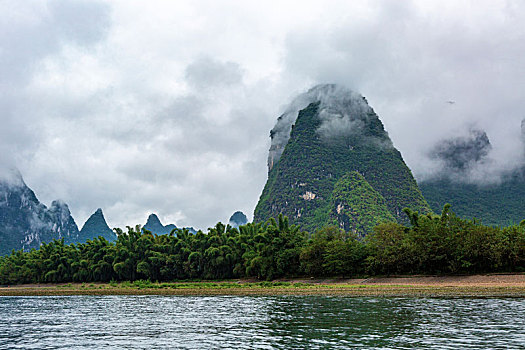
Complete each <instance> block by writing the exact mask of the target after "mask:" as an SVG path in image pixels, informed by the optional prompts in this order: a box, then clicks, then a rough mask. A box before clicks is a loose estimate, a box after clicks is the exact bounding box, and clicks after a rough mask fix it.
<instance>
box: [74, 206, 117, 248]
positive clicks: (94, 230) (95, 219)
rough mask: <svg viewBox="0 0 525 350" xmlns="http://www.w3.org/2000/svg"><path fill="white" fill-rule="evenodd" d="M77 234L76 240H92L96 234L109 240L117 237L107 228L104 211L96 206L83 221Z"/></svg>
mask: <svg viewBox="0 0 525 350" xmlns="http://www.w3.org/2000/svg"><path fill="white" fill-rule="evenodd" d="M79 236H80V237H79V239H78V242H85V241H87V240H88V239H90V240H92V239H93V238H96V237H98V236H102V237H104V238H105V239H106V240H108V241H110V242H111V241H114V240H116V239H117V236H116V234H115V233H114V232H113V230H111V229H110V228H109V226H108V224H107V222H106V219H105V218H104V213H103V212H102V209H100V208H98V209H97V210H96V211H95V212H94V213H93V214H92V215H91V216H90V217H89V218H88V219H87V221H86V222H85V223H84V226H83V227H82V230H80V235H79Z"/></svg>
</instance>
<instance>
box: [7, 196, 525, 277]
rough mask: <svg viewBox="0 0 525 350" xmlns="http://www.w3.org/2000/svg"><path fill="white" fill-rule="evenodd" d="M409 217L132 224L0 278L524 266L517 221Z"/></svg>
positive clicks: (61, 247)
mask: <svg viewBox="0 0 525 350" xmlns="http://www.w3.org/2000/svg"><path fill="white" fill-rule="evenodd" d="M405 213H406V214H407V216H408V218H409V220H410V222H411V224H410V226H403V225H401V224H398V223H394V222H385V223H381V224H379V225H377V226H376V227H375V228H374V230H373V232H372V233H371V234H369V235H368V236H367V237H366V238H365V239H358V238H357V237H356V236H355V235H354V234H351V233H345V232H344V231H343V230H340V229H338V228H337V227H334V226H330V227H326V228H323V229H321V230H318V231H316V232H315V233H313V234H311V235H310V234H308V233H305V232H301V231H299V229H298V227H297V226H294V225H291V226H290V225H289V224H288V219H287V218H286V217H283V216H279V218H278V220H277V221H276V220H274V219H270V220H269V221H268V222H266V223H265V224H261V223H258V224H251V223H250V224H247V225H244V226H241V227H239V229H236V228H233V227H231V226H225V225H223V224H221V223H218V224H217V225H216V226H215V227H213V228H210V229H209V230H208V233H207V234H205V233H202V232H200V231H199V232H198V233H197V234H191V233H190V232H189V231H188V230H186V229H176V230H174V231H172V232H171V233H170V234H168V235H153V234H151V233H150V232H148V231H147V230H141V228H140V227H136V228H131V227H128V230H127V232H123V231H121V230H116V231H117V235H118V239H117V241H116V242H108V241H107V240H106V239H104V238H103V237H99V238H96V239H93V240H90V241H88V242H87V243H77V244H71V245H65V244H64V241H63V240H55V241H53V242H51V243H47V244H43V245H42V246H41V247H40V249H38V250H36V249H32V250H31V251H29V252H24V251H13V252H12V253H11V255H8V256H4V257H0V283H1V284H14V283H31V282H33V283H34V282H75V281H77V282H95V281H111V280H129V281H134V280H141V279H149V280H152V281H174V280H186V279H228V278H242V277H254V278H259V279H275V278H279V277H285V276H286V277H298V276H317V277H326V276H341V277H351V276H357V275H365V274H367V275H376V274H414V273H424V274H450V273H480V272H495V271H525V221H524V222H523V223H522V224H520V225H514V226H509V227H505V228H498V227H489V226H483V225H481V224H480V223H479V222H477V221H475V220H464V219H461V218H459V217H457V216H456V215H455V214H454V213H453V212H451V211H450V207H449V206H448V205H447V206H445V207H444V209H443V212H442V214H441V215H430V214H428V215H421V214H418V213H417V212H413V211H411V210H409V209H406V210H405Z"/></svg>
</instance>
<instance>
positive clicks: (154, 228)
mask: <svg viewBox="0 0 525 350" xmlns="http://www.w3.org/2000/svg"><path fill="white" fill-rule="evenodd" d="M176 228H177V226H175V225H173V224H169V225H166V226H164V225H162V223H161V222H160V219H159V217H158V216H157V215H156V214H150V216H148V220H147V222H146V225H144V227H143V229H145V230H148V231H150V232H151V233H154V234H157V235H165V234H168V233H170V232H171V231H173V230H174V229H176Z"/></svg>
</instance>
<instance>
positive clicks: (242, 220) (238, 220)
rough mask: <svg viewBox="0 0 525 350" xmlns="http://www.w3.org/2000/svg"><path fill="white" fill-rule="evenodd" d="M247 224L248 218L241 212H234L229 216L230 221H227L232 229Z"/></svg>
mask: <svg viewBox="0 0 525 350" xmlns="http://www.w3.org/2000/svg"><path fill="white" fill-rule="evenodd" d="M247 223H248V218H247V217H246V215H245V214H244V213H243V212H242V211H236V212H235V213H233V214H232V216H230V220H228V224H229V225H230V226H232V227H239V226H242V225H246V224H247Z"/></svg>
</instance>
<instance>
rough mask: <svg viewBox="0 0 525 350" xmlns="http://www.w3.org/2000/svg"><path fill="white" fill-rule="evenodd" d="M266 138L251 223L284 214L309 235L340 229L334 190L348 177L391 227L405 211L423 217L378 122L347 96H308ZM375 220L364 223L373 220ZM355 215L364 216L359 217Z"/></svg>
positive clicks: (336, 92)
mask: <svg viewBox="0 0 525 350" xmlns="http://www.w3.org/2000/svg"><path fill="white" fill-rule="evenodd" d="M270 137H271V138H272V145H271V147H270V151H269V157H268V168H269V174H268V181H267V183H266V186H265V188H264V190H263V193H262V195H261V197H260V199H259V203H258V204H257V207H256V209H255V213H254V220H255V221H264V220H266V219H268V218H269V217H276V216H277V215H278V214H280V213H282V214H284V215H287V216H288V217H289V218H290V221H291V222H292V223H295V224H298V225H300V226H301V227H302V228H304V229H308V230H312V231H313V230H315V229H317V228H320V227H322V226H326V225H329V224H336V225H339V226H340V227H346V226H345V224H344V223H343V222H342V221H340V220H338V216H337V215H336V214H334V210H335V209H334V208H332V206H331V203H333V198H334V197H333V196H334V188H335V185H336V183H337V182H338V181H339V180H340V179H341V178H342V177H344V176H345V175H347V174H348V173H351V172H358V173H359V174H360V175H361V176H362V177H363V178H364V179H365V181H366V182H367V183H368V184H369V185H370V187H371V188H372V189H373V191H374V192H375V193H378V194H379V195H380V196H381V197H382V198H383V199H384V200H385V203H386V204H385V205H386V207H387V208H388V212H389V213H390V214H391V215H392V216H393V217H394V218H395V219H397V220H404V218H403V215H402V214H401V213H402V209H403V208H404V207H410V208H411V209H414V210H419V211H420V212H427V211H428V210H429V208H428V206H427V204H426V202H425V200H424V199H423V196H422V195H421V192H420V191H419V189H418V187H417V184H416V182H415V180H414V178H413V176H412V173H411V172H410V170H409V169H408V167H407V166H406V165H405V163H404V161H403V158H402V157H401V154H400V153H399V151H397V150H396V149H395V148H394V146H393V144H392V142H391V140H390V138H389V136H388V134H387V132H386V131H385V129H384V126H383V124H382V123H381V121H380V120H379V118H378V116H377V115H376V113H375V112H374V110H373V109H372V108H371V107H370V106H369V105H368V103H367V101H366V99H365V98H364V97H363V96H361V95H360V94H358V93H356V92H354V91H352V90H349V89H346V88H344V87H341V86H338V85H333V84H326V85H318V86H316V87H314V88H312V89H310V90H309V91H307V92H306V93H304V94H302V95H300V96H298V97H297V98H296V99H294V100H293V101H292V103H291V104H290V106H288V108H286V110H285V112H284V113H283V114H282V115H281V116H280V117H279V118H278V120H277V123H276V125H275V127H274V128H273V129H272V131H271V133H270ZM353 180H357V178H352V179H351V180H350V181H353ZM367 193H370V194H371V193H373V192H371V191H367ZM376 202H377V201H376ZM358 207H359V206H358ZM379 207H380V206H378V207H377V209H379ZM359 208H361V207H359ZM381 213H384V212H383V211H382V210H378V211H374V212H372V213H368V214H367V215H372V216H373V217H376V218H377V217H382V216H383V214H381ZM356 215H357V216H359V215H365V214H364V212H363V209H359V210H358V212H357V213H356ZM357 216H356V217H357ZM347 226H348V227H350V226H352V225H350V224H348V225H347Z"/></svg>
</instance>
